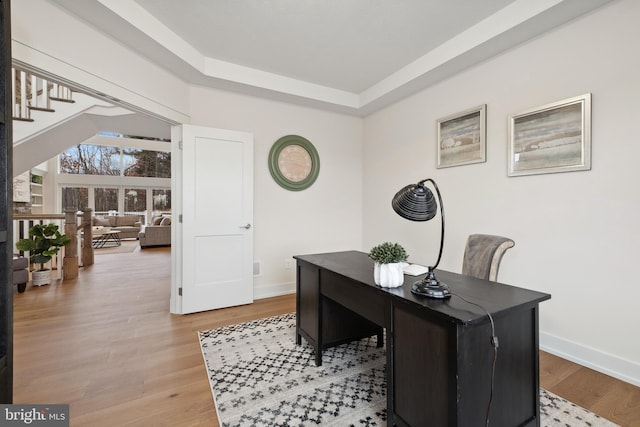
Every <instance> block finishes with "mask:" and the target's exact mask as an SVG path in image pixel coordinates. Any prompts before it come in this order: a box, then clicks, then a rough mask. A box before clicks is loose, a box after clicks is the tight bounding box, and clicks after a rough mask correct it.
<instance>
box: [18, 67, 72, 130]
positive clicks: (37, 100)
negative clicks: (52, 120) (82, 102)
mask: <svg viewBox="0 0 640 427" xmlns="http://www.w3.org/2000/svg"><path fill="white" fill-rule="evenodd" d="M11 77H12V79H11V81H12V85H11V86H12V87H11V89H12V95H13V119H14V120H21V121H28V122H32V121H33V119H32V118H31V111H34V110H37V111H49V112H53V111H55V110H54V109H53V108H51V101H62V102H73V91H72V90H71V89H70V88H68V87H66V86H64V85H61V84H59V83H55V82H50V81H48V80H47V79H45V78H42V77H39V76H36V75H34V74H31V73H29V72H28V71H25V70H21V69H19V68H15V67H12V68H11Z"/></svg>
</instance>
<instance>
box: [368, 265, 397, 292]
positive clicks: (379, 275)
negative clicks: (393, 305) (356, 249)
mask: <svg viewBox="0 0 640 427" xmlns="http://www.w3.org/2000/svg"><path fill="white" fill-rule="evenodd" d="M402 265H403V263H401V262H395V263H393V264H379V263H377V262H376V263H375V266H374V268H373V280H374V281H375V282H376V285H378V286H382V287H383V288H397V287H398V286H401V285H402V283H404V272H403V270H402Z"/></svg>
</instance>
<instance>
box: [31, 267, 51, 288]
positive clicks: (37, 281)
mask: <svg viewBox="0 0 640 427" xmlns="http://www.w3.org/2000/svg"><path fill="white" fill-rule="evenodd" d="M31 283H32V284H33V286H42V285H48V284H49V283H51V270H49V269H46V270H34V271H32V272H31Z"/></svg>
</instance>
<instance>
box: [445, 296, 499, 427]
mask: <svg viewBox="0 0 640 427" xmlns="http://www.w3.org/2000/svg"><path fill="white" fill-rule="evenodd" d="M451 295H455V296H457V297H458V298H460V299H461V300H462V301H464V302H466V303H467V304H471V305H474V306H476V307H479V308H480V309H481V310H483V311H484V312H485V313H487V316H488V317H489V321H490V322H491V346H492V347H493V361H492V362H491V389H490V392H489V403H488V405H487V415H486V418H485V426H486V427H489V419H490V415H491V405H492V403H493V389H494V382H495V376H496V361H497V359H498V346H499V343H498V337H497V336H496V325H495V323H494V322H493V317H492V316H491V313H489V310H487V309H486V308H484V307H483V306H481V305H480V304H477V303H475V302H472V301H469V300H468V299H466V298H464V297H462V296H460V295H458V294H456V293H453V292H452V293H451Z"/></svg>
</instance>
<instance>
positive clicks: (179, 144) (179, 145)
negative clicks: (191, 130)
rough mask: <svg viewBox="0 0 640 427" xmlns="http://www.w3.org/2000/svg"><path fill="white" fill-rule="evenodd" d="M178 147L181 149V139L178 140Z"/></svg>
mask: <svg viewBox="0 0 640 427" xmlns="http://www.w3.org/2000/svg"><path fill="white" fill-rule="evenodd" d="M178 148H179V149H181V150H182V141H180V142H178Z"/></svg>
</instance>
